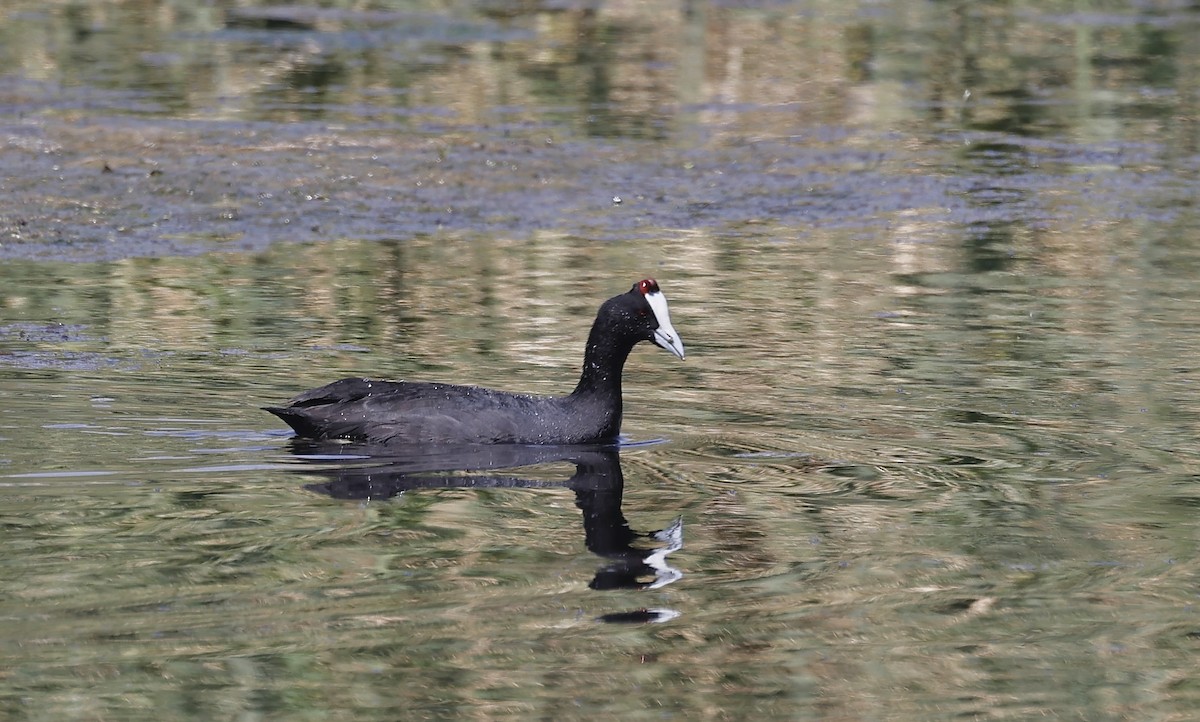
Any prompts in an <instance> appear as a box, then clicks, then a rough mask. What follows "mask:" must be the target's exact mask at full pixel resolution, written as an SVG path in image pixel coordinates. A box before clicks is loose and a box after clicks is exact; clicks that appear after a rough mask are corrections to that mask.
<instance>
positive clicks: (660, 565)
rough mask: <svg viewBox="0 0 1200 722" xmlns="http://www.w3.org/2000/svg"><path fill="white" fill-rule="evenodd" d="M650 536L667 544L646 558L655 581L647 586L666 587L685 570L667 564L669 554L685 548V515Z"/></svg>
mask: <svg viewBox="0 0 1200 722" xmlns="http://www.w3.org/2000/svg"><path fill="white" fill-rule="evenodd" d="M650 536H651V537H652V538H653V539H654V540H655V541H660V542H665V543H666V546H664V547H662V548H661V549H655V550H654V551H653V552H651V553H650V555H649V556H647V557H646V559H645V562H646V565H647V566H649V567H650V568H651V569H653V570H654V583H653V584H651V585H650V586H649V587H647V589H658V588H659V587H665V586H667V585H668V584H671V583H673V582H676V581H678V580H679V579H680V578H682V577H683V572H681V571H679V570H678V569H676V568H675V567H673V566H671V565H670V564H667V555H668V554H670V553H671V552H674V551H679V550H680V549H682V548H683V517H681V516H680V517H676V518H675V521H674V522H673V523H672V524H671V526H669V527H667V528H666V529H663V530H662V531H656V532H654V533H653V534H651V535H650ZM650 611H655V612H659V611H668V612H671V614H672V616H671V617H669V618H670V619H674V618H675V617H678V616H679V612H675V611H672V610H650ZM655 621H657V622H665V621H667V620H666V619H656V620H655Z"/></svg>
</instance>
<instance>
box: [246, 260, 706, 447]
mask: <svg viewBox="0 0 1200 722" xmlns="http://www.w3.org/2000/svg"><path fill="white" fill-rule="evenodd" d="M639 341H653V342H654V343H656V344H657V345H659V346H661V347H663V348H664V349H666V350H668V351H670V352H671V353H673V354H675V355H676V356H678V357H679V358H681V359H682V358H683V342H682V341H680V340H679V335H678V334H677V333H676V332H675V329H674V327H672V326H671V317H670V314H669V313H668V312H667V299H666V297H665V296H664V295H663V294H662V291H660V290H659V288H658V283H656V282H655V281H654V279H652V278H647V279H645V280H643V281H638V282H637V283H635V284H634V285H633V288H631V289H629V292H628V293H623V294H621V295H619V296H614V297H613V298H610V299H608V300H607V301H605V302H604V304H603V305H601V306H600V310H599V312H597V313H596V321H595V322H594V323H593V324H592V330H591V333H590V334H588V341H587V349H586V350H585V351H584V354H583V373H582V375H581V376H580V377H579V385H578V386H576V387H575V390H574V391H572V392H571V393H570V395H568V396H530V395H525V394H514V393H508V392H505V391H495V390H492V389H485V388H480V387H478V386H459V385H455V384H441V383H427V382H419V381H378V380H374V379H365V378H348V379H342V380H341V381H334V382H333V383H331V384H328V385H326V386H322V387H320V388H318V389H313V390H312V391H306V392H304V393H302V394H300V395H299V396H297V397H296V398H294V399H292V400H291V401H289V402H288V404H287V406H267V407H264V408H265V409H266V410H267V411H270V412H271V413H272V414H275V415H276V416H278V417H279V418H281V419H283V420H284V421H286V422H287V424H288V426H291V427H292V428H293V429H295V431H296V433H297V434H298V435H299V436H302V437H305V438H309V439H318V440H321V439H349V440H352V441H358V442H367V443H373V444H421V445H427V444H589V443H597V442H606V441H612V440H614V439H616V437H617V434H618V433H619V432H620V430H621V370H622V369H623V368H624V366H625V359H626V358H628V357H629V352H630V351H631V350H633V347H634V345H635V344H637V343H638V342H639Z"/></svg>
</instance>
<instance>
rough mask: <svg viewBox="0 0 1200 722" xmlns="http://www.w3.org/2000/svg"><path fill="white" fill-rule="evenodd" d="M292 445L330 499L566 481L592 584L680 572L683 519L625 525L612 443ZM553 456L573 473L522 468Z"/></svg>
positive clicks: (669, 577) (618, 616) (660, 614)
mask: <svg viewBox="0 0 1200 722" xmlns="http://www.w3.org/2000/svg"><path fill="white" fill-rule="evenodd" d="M292 451H293V452H294V453H295V454H296V455H297V457H298V458H300V459H303V460H304V461H305V462H309V463H307V464H306V465H305V466H304V467H303V468H299V469H297V471H300V472H303V473H305V474H318V475H321V476H324V477H326V478H327V479H328V480H327V481H324V482H321V483H318V484H309V485H308V486H307V487H306V488H308V489H310V490H312V491H315V492H318V493H321V494H326V495H328V496H331V497H334V498H335V499H360V500H367V499H387V498H390V497H393V496H396V495H397V494H401V493H403V492H406V491H412V490H416V489H470V488H480V489H482V488H530V489H539V488H567V489H570V490H572V491H573V492H575V505H576V506H578V507H579V509H580V510H581V511H582V512H583V538H584V544H585V545H586V546H587V548H588V550H589V551H591V552H592V553H594V554H596V555H598V556H600V557H602V558H603V559H604V560H605V561H604V564H603V565H602V566H601V567H600V568H599V569H598V570H597V571H596V575H595V576H594V577H593V578H592V581H591V583H589V584H588V586H589V587H590V588H592V589H596V590H609V589H658V588H661V587H664V586H666V585H668V584H671V583H672V582H674V581H676V580H678V579H679V578H680V577H682V576H683V573H682V572H680V571H679V570H678V569H676V568H674V567H672V566H671V565H670V564H669V563H668V560H667V556H668V555H669V554H671V553H672V552H675V551H678V550H679V549H680V548H682V546H683V519H682V518H678V519H676V520H675V522H674V523H672V524H671V525H670V526H669V527H667V528H666V529H662V530H660V531H655V532H648V533H647V532H637V531H634V530H633V529H631V528H630V526H629V523H628V522H627V521H626V520H625V515H624V514H623V513H622V512H621V498H622V494H623V492H624V488H625V478H624V476H623V475H622V473H621V456H620V451H619V449H618V448H617V447H615V446H517V445H495V446H461V447H438V448H437V449H429V448H424V449H420V450H415V451H414V452H413V453H403V454H402V453H397V451H396V450H395V449H379V448H370V447H363V446H357V445H351V444H331V443H327V442H310V441H303V440H298V439H297V440H293V442H292ZM347 462H351V463H347ZM554 462H567V463H571V464H574V465H575V473H574V474H572V475H571V477H570V478H569V479H566V480H565V481H546V480H539V479H529V478H524V477H521V476H520V475H519V471H520V469H521V468H522V467H531V466H536V465H539V464H549V463H554ZM462 472H470V473H466V474H464V473H462ZM502 472H503V473H502ZM639 542H641V544H639ZM677 616H679V613H678V612H676V611H675V610H672V609H662V608H656V609H637V610H632V611H622V612H614V613H610V614H605V615H602V616H601V617H599V619H600V621H604V622H613V623H642V622H663V621H667V620H670V619H674V618H675V617H677Z"/></svg>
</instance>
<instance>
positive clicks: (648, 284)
mask: <svg viewBox="0 0 1200 722" xmlns="http://www.w3.org/2000/svg"><path fill="white" fill-rule="evenodd" d="M637 289H638V291H640V292H641V293H642V295H643V296H645V295H646V294H648V293H658V281H655V280H654V279H653V278H647V279H646V280H644V281H638V285H637Z"/></svg>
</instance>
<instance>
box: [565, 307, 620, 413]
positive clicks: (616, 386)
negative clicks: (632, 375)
mask: <svg viewBox="0 0 1200 722" xmlns="http://www.w3.org/2000/svg"><path fill="white" fill-rule="evenodd" d="M603 335H604V334H602V333H601V332H600V330H599V329H598V328H597V326H593V327H592V332H591V333H590V334H589V335H588V342H587V348H586V349H585V350H584V352H583V371H582V372H581V373H580V375H579V384H578V385H577V386H576V387H575V390H574V391H573V392H572V393H571V395H572V396H601V397H604V398H608V399H612V400H613V401H614V403H616V405H617V408H618V409H620V407H621V373H622V372H623V371H624V370H625V360H626V359H628V358H629V352H630V351H632V350H633V344H630V343H627V342H623V341H619V340H618V341H617V342H616V343H614V340H615V339H611V338H604V339H603V340H602V339H601V337H602V336H603Z"/></svg>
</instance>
